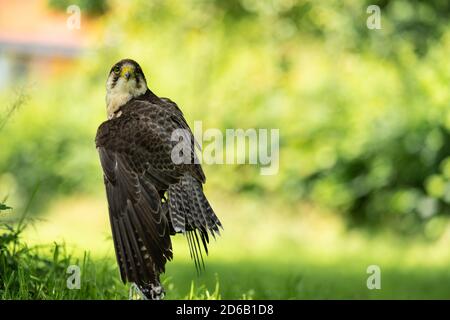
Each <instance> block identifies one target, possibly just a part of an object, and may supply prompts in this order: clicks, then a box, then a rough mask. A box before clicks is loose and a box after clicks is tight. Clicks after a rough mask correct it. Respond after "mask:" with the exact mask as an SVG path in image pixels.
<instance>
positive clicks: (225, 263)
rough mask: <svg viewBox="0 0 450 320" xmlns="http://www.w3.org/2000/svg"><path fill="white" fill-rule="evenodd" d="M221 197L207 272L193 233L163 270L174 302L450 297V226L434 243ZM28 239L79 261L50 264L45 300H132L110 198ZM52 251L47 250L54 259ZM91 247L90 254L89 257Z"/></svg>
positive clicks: (311, 212)
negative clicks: (113, 232) (193, 247)
mask: <svg viewBox="0 0 450 320" xmlns="http://www.w3.org/2000/svg"><path fill="white" fill-rule="evenodd" d="M211 199H212V202H213V204H214V206H215V208H216V211H217V212H218V213H219V215H220V216H221V218H222V220H223V223H224V226H225V231H224V232H223V234H222V236H221V237H220V238H218V239H217V241H214V240H213V241H212V243H211V246H210V256H209V257H208V258H207V260H206V266H207V267H206V271H205V272H203V273H202V274H201V275H197V274H196V272H195V268H194V266H193V264H192V261H190V258H189V253H188V250H187V245H186V243H185V240H184V238H183V237H182V236H177V237H176V238H175V239H174V252H175V254H174V260H173V261H172V262H170V263H168V265H167V271H166V274H165V275H164V276H163V282H164V284H165V287H166V290H167V296H166V297H167V299H320V298H324V299H335V298H338V299H377V298H394V299H397V298H402V299H403V298H405V299H407V298H418V299H422V298H449V297H450V288H449V287H448V286H447V285H446V284H447V283H448V282H449V281H450V268H448V266H449V265H450V253H449V252H448V250H447V249H446V248H447V247H446V243H448V241H449V237H450V232H449V231H450V229H448V228H447V231H446V232H445V233H444V235H443V237H442V238H441V240H440V241H437V242H425V241H423V240H417V239H416V240H411V239H402V238H399V237H398V236H393V235H390V234H369V233H367V232H361V231H350V232H348V230H346V228H345V226H344V225H343V223H342V221H341V220H340V219H339V218H337V216H336V215H334V214H332V213H330V212H325V211H320V210H318V209H317V208H313V207H311V206H308V205H299V206H298V207H297V208H287V207H284V206H283V205H281V204H279V203H276V202H274V201H267V202H266V203H260V202H257V201H254V200H252V199H247V198H241V199H239V200H236V201H233V202H232V201H231V199H229V198H228V197H227V196H226V195H223V194H220V195H219V194H211ZM294 211H295V212H297V213H298V214H297V215H293V212H294ZM447 225H448V224H447ZM24 239H26V241H27V243H28V245H30V246H31V245H32V244H49V243H52V242H53V241H65V243H66V246H65V250H66V253H65V254H67V255H68V256H69V257H70V258H66V260H64V259H62V260H61V261H59V262H58V265H59V266H60V267H59V268H60V272H59V274H56V273H55V272H54V271H51V270H54V269H51V268H52V267H50V266H49V268H50V270H49V276H48V279H47V280H45V281H44V280H43V281H41V282H42V283H43V284H44V285H45V284H49V283H50V284H52V286H51V288H45V287H43V288H42V293H39V295H38V298H41V299H127V298H128V294H129V292H128V290H129V286H125V285H123V284H121V282H120V280H119V274H118V271H117V267H116V262H115V258H114V253H113V247H112V241H111V239H110V236H109V222H108V216H107V211H106V204H105V201H104V200H103V198H101V197H74V198H69V199H63V200H61V201H59V202H58V203H56V204H55V205H54V206H53V207H52V208H51V209H50V212H49V214H48V215H46V216H45V220H42V221H36V222H35V223H34V224H33V227H32V228H28V229H27V231H26V233H25V234H24ZM52 248H53V249H54V247H52V246H50V247H47V251H45V250H43V251H42V253H43V254H44V256H45V255H47V256H50V257H52V255H54V250H53V249H52ZM52 250H53V251H52ZM84 251H88V252H89V253H90V254H89V255H88V256H85V255H84ZM52 252H53V253H52ZM63 256H64V255H63ZM67 259H68V260H67ZM69 260H70V261H69ZM69 263H70V264H78V265H80V267H81V270H82V274H83V280H82V285H81V286H82V288H81V290H69V289H67V288H66V287H65V279H66V278H67V277H68V275H66V274H65V268H66V265H68V264H69ZM369 265H378V266H380V268H381V276H382V281H381V286H382V288H381V290H368V289H367V286H366V281H367V278H368V276H369V274H367V272H366V270H367V267H368V266H369ZM21 272H22V274H23V272H24V271H21ZM20 279H22V280H20V283H22V284H23V288H22V287H21V288H22V289H21V290H20V291H19V292H11V290H10V291H8V292H7V293H3V297H4V298H16V299H17V298H19V299H20V298H25V299H26V298H30V296H29V295H27V294H26V293H25V292H27V288H28V287H27V286H28V285H29V284H27V282H26V281H25V280H26V279H27V278H26V277H23V275H21V278H20ZM54 283H56V284H54Z"/></svg>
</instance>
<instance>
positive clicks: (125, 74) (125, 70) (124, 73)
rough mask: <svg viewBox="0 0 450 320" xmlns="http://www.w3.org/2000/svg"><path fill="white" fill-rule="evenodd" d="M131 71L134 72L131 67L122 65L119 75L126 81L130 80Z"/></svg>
mask: <svg viewBox="0 0 450 320" xmlns="http://www.w3.org/2000/svg"><path fill="white" fill-rule="evenodd" d="M133 73H134V70H133V68H132V67H130V66H124V67H123V68H122V74H121V76H122V77H123V78H125V79H126V80H127V81H128V80H130V78H131V76H132V75H133Z"/></svg>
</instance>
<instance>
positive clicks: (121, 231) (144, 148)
mask: <svg viewBox="0 0 450 320" xmlns="http://www.w3.org/2000/svg"><path fill="white" fill-rule="evenodd" d="M106 89H107V93H106V109H107V115H108V120H107V121H105V122H103V123H102V124H101V125H100V127H99V128H98V130H97V135H96V138H95V142H96V147H97V150H98V153H99V156H100V163H101V166H102V168H103V173H104V174H103V176H104V183H105V187H106V196H107V200H108V207H109V218H110V223H111V230H112V235H113V240H114V247H115V252H116V258H117V263H118V265H119V270H120V276H121V279H122V281H123V282H124V283H126V282H132V283H134V284H135V285H136V286H137V287H138V288H139V290H140V291H141V292H142V294H143V295H144V296H145V297H146V298H148V299H162V298H163V297H164V289H163V287H162V285H161V283H160V274H161V273H163V272H164V271H165V264H166V262H167V260H171V259H172V243H171V238H170V236H172V235H175V234H176V233H182V234H184V235H185V236H186V238H187V242H188V245H189V250H190V254H191V257H192V259H193V260H194V263H195V266H196V268H197V269H200V268H202V267H203V268H204V263H203V255H202V250H204V252H205V253H206V254H208V247H207V244H208V243H209V237H210V236H213V237H214V238H215V236H216V235H219V234H220V233H219V227H220V228H222V225H221V223H220V221H219V219H218V218H217V216H216V214H215V213H214V211H213V209H212V208H211V206H210V204H209V202H208V200H207V199H206V197H205V195H204V193H203V186H202V185H203V184H204V183H205V174H204V173H203V170H202V168H201V166H200V164H198V161H195V160H197V158H196V154H195V146H198V144H196V142H195V140H194V137H193V134H192V132H191V130H190V128H189V126H188V124H187V123H186V120H185V119H184V117H183V113H182V112H181V110H180V109H179V108H178V106H177V105H176V104H175V103H174V102H173V101H171V100H170V99H167V98H160V97H158V96H157V95H155V94H154V93H153V92H152V91H151V90H150V89H149V88H148V87H147V81H146V78H145V76H144V73H143V72H142V69H141V67H140V66H139V64H138V63H137V62H136V61H133V60H130V59H124V60H121V61H119V62H117V63H116V64H115V65H114V66H113V67H112V68H111V71H110V72H109V75H108V80H107V83H106ZM180 129H181V130H182V132H184V137H183V136H182V137H181V138H182V139H183V138H186V141H191V143H190V146H191V148H190V149H189V150H190V152H189V153H190V154H189V159H190V160H191V161H183V162H181V163H179V161H173V155H172V150H173V148H174V147H175V145H176V144H177V143H179V141H177V140H176V139H175V141H174V139H173V138H172V133H173V132H174V130H180ZM202 247H203V249H202Z"/></svg>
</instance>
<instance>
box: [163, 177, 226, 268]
mask: <svg viewBox="0 0 450 320" xmlns="http://www.w3.org/2000/svg"><path fill="white" fill-rule="evenodd" d="M168 202H169V206H168V207H169V216H170V221H171V225H172V228H173V230H174V231H175V232H177V233H183V234H184V235H185V236H186V239H187V242H188V246H189V251H190V255H191V258H192V259H193V260H194V264H195V267H196V269H197V270H200V269H202V268H204V262H203V253H202V249H201V248H202V246H203V250H204V252H205V253H206V254H208V243H209V235H212V236H213V237H214V238H215V237H216V234H217V235H220V232H219V227H220V228H223V227H222V224H221V222H220V221H219V219H218V218H217V216H216V214H215V213H214V211H213V209H212V208H211V205H210V204H209V202H208V200H207V199H206V197H205V194H204V193H203V187H202V183H201V182H199V181H197V180H196V179H195V178H193V177H192V176H191V175H189V174H185V175H184V176H183V178H182V179H181V181H180V182H179V183H177V184H173V185H171V186H170V187H169V190H168Z"/></svg>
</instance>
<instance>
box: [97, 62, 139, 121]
mask: <svg viewBox="0 0 450 320" xmlns="http://www.w3.org/2000/svg"><path fill="white" fill-rule="evenodd" d="M146 91H147V81H146V79H145V76H144V73H143V72H142V69H141V67H140V66H139V64H138V63H137V62H136V61H134V60H131V59H123V60H120V61H119V62H117V63H116V64H115V65H113V67H112V68H111V71H110V72H109V75H108V80H107V82H106V108H107V112H108V117H109V118H111V117H112V116H113V114H114V113H115V112H116V111H117V110H118V109H119V108H120V107H121V106H122V105H124V104H125V103H127V102H128V101H129V100H131V99H132V98H135V97H138V96H140V95H142V94H144V93H145V92H146Z"/></svg>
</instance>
